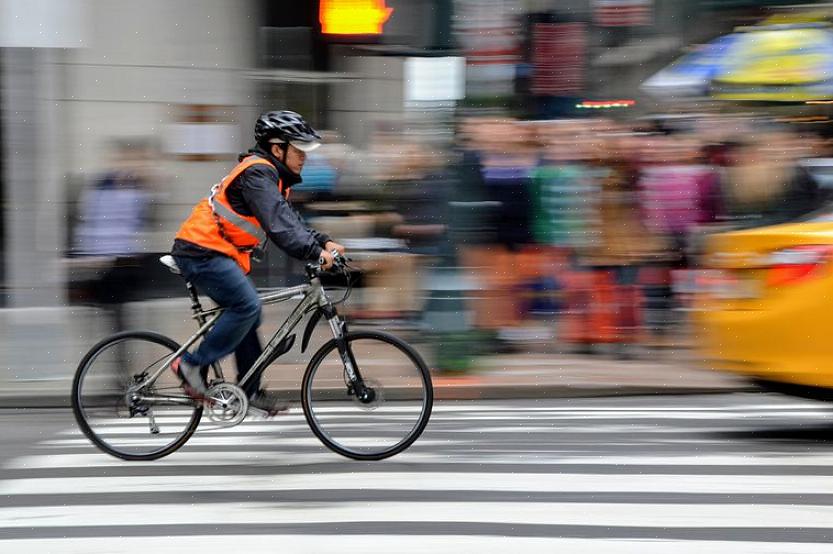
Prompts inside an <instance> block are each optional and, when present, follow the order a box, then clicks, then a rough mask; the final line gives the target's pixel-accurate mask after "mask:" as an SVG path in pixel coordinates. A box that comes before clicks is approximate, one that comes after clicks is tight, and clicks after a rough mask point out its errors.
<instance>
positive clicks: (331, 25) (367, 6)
mask: <svg viewBox="0 0 833 554" xmlns="http://www.w3.org/2000/svg"><path fill="white" fill-rule="evenodd" d="M391 13H393V8H389V7H387V6H386V5H385V0H321V4H320V7H319V12H318V16H319V20H320V21H321V33H322V34H324V35H349V36H359V35H381V34H382V26H383V25H384V23H385V22H386V21H387V20H388V18H389V17H390V15H391Z"/></svg>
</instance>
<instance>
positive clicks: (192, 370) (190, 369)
mask: <svg viewBox="0 0 833 554" xmlns="http://www.w3.org/2000/svg"><path fill="white" fill-rule="evenodd" d="M171 369H172V370H173V372H174V373H176V375H177V376H178V377H179V379H180V380H181V381H182V385H183V388H184V389H185V392H186V393H188V396H191V397H193V398H198V399H201V398H204V397H205V395H206V394H208V387H206V385H205V379H203V376H202V371H201V370H200V367H199V366H195V365H191V364H189V363H188V362H186V361H185V360H183V359H182V356H180V357H179V358H177V359H176V360H174V361H173V362H171Z"/></svg>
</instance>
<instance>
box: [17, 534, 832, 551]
mask: <svg viewBox="0 0 833 554" xmlns="http://www.w3.org/2000/svg"><path fill="white" fill-rule="evenodd" d="M125 542H126V543H127V544H119V543H118V542H117V541H116V540H115V539H114V538H112V537H106V538H69V539H25V540H12V541H4V542H0V544H2V545H5V546H7V547H8V551H9V552H48V553H49V554H79V553H83V554H122V553H134V552H155V553H159V552H176V553H177V554H204V553H205V551H206V544H209V545H210V548H211V549H212V550H216V551H222V552H257V551H259V550H262V549H263V547H264V545H280V550H281V551H282V552H334V551H338V552H354V551H359V552H362V553H364V554H391V553H392V552H396V553H398V554H422V553H424V552H431V553H432V554H460V553H461V552H478V553H483V554H490V553H501V554H503V553H505V552H524V553H525V554H552V553H553V552H565V553H578V552H592V554H669V552H673V553H674V554H702V553H703V552H738V553H747V552H749V553H751V552H754V553H755V554H785V553H790V554H829V553H830V545H829V544H812V543H798V542H781V543H774V544H773V543H765V542H754V541H749V542H744V543H741V544H739V543H738V542H737V541H707V540H701V541H677V542H670V541H667V540H654V541H650V540H626V539H620V540H616V539H601V540H600V539H567V538H539V537H500V536H464V535H453V534H449V535H440V534H430V535H429V534H420V535H419V536H409V535H394V534H387V535H385V534H374V535H372V536H370V535H337V536H332V535H324V536H321V535H318V536H308V535H303V534H295V535H286V534H259V535H212V536H211V537H205V536H203V535H190V536H189V535H185V536H177V537H175V538H171V537H130V539H129V540H128V541H125Z"/></svg>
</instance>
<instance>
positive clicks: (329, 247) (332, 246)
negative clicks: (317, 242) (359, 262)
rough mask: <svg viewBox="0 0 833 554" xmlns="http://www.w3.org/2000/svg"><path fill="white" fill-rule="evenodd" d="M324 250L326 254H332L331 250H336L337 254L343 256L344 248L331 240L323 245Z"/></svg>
mask: <svg viewBox="0 0 833 554" xmlns="http://www.w3.org/2000/svg"><path fill="white" fill-rule="evenodd" d="M324 250H326V251H327V252H332V251H333V250H336V251H337V252H338V253H339V254H341V255H342V256H343V255H344V250H345V249H344V246H342V245H340V244H339V243H337V242H335V241H333V240H328V241H327V244H325V245H324Z"/></svg>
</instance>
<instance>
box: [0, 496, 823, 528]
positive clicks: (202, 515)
mask: <svg viewBox="0 0 833 554" xmlns="http://www.w3.org/2000/svg"><path fill="white" fill-rule="evenodd" d="M365 521H382V522H398V521H407V522H412V523H413V522H436V521H441V522H444V523H450V522H453V523H461V524H463V523H466V522H478V523H510V524H527V525H548V524H553V523H557V524H559V525H596V526H602V527H607V526H628V527H657V528H665V529H669V528H674V527H690V526H693V525H695V526H707V527H720V528H730V527H754V528H768V527H770V526H772V525H773V524H777V526H778V527H779V528H801V527H816V528H833V506H802V507H796V506H781V505H777V506H775V505H760V504H733V505H723V504H717V505H702V504H627V503H622V504H617V503H592V504H591V503H572V502H570V503H555V502H530V503H526V504H524V503H506V502H420V503H417V504H415V503H411V502H337V503H330V502H305V503H302V504H293V503H280V502H271V503H266V502H239V503H205V504H190V505H182V504H143V505H142V506H141V510H137V509H136V506H135V505H132V504H124V505H106V506H97V505H75V506H73V507H72V509H67V507H66V506H35V507H15V508H0V527H9V528H20V527H26V528H35V529H37V528H38V527H52V526H66V527H76V526H89V525H96V526H113V525H162V524H165V525H195V524H200V523H216V524H218V525H233V524H237V523H249V524H305V523H327V522H338V523H346V522H365Z"/></svg>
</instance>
